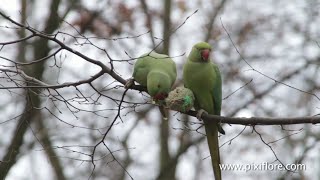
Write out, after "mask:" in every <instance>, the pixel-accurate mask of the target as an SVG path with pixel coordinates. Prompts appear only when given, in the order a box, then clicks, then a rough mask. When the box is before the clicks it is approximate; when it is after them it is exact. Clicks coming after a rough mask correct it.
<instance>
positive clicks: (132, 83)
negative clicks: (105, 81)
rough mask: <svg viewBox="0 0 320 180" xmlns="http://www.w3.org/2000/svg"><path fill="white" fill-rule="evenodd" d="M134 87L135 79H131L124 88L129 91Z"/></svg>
mask: <svg viewBox="0 0 320 180" xmlns="http://www.w3.org/2000/svg"><path fill="white" fill-rule="evenodd" d="M132 85H134V79H133V78H130V79H128V80H127V82H126V84H125V85H124V88H126V89H129V88H130V87H131V86H132Z"/></svg>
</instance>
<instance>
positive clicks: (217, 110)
mask: <svg viewBox="0 0 320 180" xmlns="http://www.w3.org/2000/svg"><path fill="white" fill-rule="evenodd" d="M212 67H213V69H214V71H215V76H216V78H215V81H214V86H213V89H212V93H213V94H214V96H213V97H214V98H213V103H214V106H213V108H214V114H215V115H219V116H220V114H221V102H222V88H221V87H222V80H221V74H220V70H219V68H218V66H217V65H215V64H212Z"/></svg>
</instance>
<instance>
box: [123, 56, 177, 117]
mask: <svg viewBox="0 0 320 180" xmlns="http://www.w3.org/2000/svg"><path fill="white" fill-rule="evenodd" d="M132 77H133V79H131V81H128V82H127V84H126V87H128V86H130V85H131V84H132V83H133V80H135V81H137V82H138V83H139V84H141V85H142V86H146V87H147V90H148V94H149V95H150V96H151V97H152V98H153V100H154V101H156V102H157V103H159V105H160V112H161V114H162V115H163V116H164V118H167V114H166V111H165V110H164V107H163V105H164V103H165V98H166V97H167V96H168V94H169V92H170V90H171V87H172V85H173V83H174V82H175V80H176V77H177V70H176V64H175V62H174V61H173V60H172V59H171V58H170V57H168V56H167V55H164V54H158V53H155V52H151V53H147V54H143V55H142V56H140V57H139V58H138V60H137V62H136V63H135V65H134V70H133V75H132Z"/></svg>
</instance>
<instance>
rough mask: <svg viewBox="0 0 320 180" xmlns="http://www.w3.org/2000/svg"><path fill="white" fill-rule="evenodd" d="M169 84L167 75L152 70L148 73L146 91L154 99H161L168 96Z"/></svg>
mask: <svg viewBox="0 0 320 180" xmlns="http://www.w3.org/2000/svg"><path fill="white" fill-rule="evenodd" d="M171 85H172V83H171V81H170V78H169V77H168V75H166V74H164V73H162V72H152V73H149V75H148V83H147V89H148V93H149V94H150V96H151V97H152V98H153V99H154V100H155V101H162V100H164V99H165V98H166V97H168V94H169V92H170V90H171Z"/></svg>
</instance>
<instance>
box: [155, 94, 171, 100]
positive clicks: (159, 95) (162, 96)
mask: <svg viewBox="0 0 320 180" xmlns="http://www.w3.org/2000/svg"><path fill="white" fill-rule="evenodd" d="M166 97H168V94H167V93H158V94H156V95H155V96H154V97H153V99H154V100H164V99H165V98H166Z"/></svg>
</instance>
